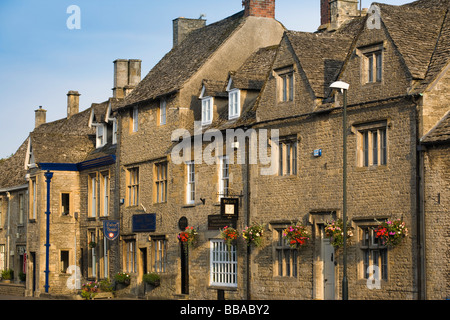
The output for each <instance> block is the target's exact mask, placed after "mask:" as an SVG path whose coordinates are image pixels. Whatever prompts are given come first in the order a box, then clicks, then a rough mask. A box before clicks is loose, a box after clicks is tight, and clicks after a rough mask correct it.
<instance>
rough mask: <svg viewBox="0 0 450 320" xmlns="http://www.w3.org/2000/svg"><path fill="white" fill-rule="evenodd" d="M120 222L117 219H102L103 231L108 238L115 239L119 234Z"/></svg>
mask: <svg viewBox="0 0 450 320" xmlns="http://www.w3.org/2000/svg"><path fill="white" fill-rule="evenodd" d="M119 231H120V223H119V221H117V220H104V221H103V233H104V235H105V238H106V239H108V240H111V241H112V240H116V239H117V237H118V236H119Z"/></svg>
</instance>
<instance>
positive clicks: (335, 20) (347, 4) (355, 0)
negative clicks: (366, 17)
mask: <svg viewBox="0 0 450 320" xmlns="http://www.w3.org/2000/svg"><path fill="white" fill-rule="evenodd" d="M359 1H360V0H320V24H321V26H320V27H319V30H324V29H327V30H329V31H334V30H337V29H339V28H340V27H341V26H342V25H343V24H344V23H345V22H347V21H349V20H351V19H353V18H356V17H359V16H360V15H361V12H360V10H359V9H358V4H359Z"/></svg>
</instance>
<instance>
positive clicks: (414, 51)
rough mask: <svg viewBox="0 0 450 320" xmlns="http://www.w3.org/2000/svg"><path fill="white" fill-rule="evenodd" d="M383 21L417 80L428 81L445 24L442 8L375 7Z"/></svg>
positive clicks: (378, 4) (420, 6) (381, 5)
mask: <svg viewBox="0 0 450 320" xmlns="http://www.w3.org/2000/svg"><path fill="white" fill-rule="evenodd" d="M374 4H375V5H377V6H378V7H379V8H380V9H381V19H382V21H383V23H384V25H385V26H386V29H387V31H388V33H389V35H390V37H391V38H392V40H393V42H394V44H395V46H396V47H397V49H398V51H399V52H400V54H401V55H402V57H403V59H404V61H405V64H406V66H407V68H408V70H409V72H410V73H411V75H412V77H413V78H414V79H424V78H425V76H426V74H427V70H428V67H429V65H430V61H431V59H432V56H433V53H434V50H435V47H436V44H437V42H438V39H439V34H440V31H441V28H442V25H443V22H444V17H445V10H443V9H442V7H432V8H431V6H424V4H425V2H424V1H422V2H420V3H416V4H415V5H409V6H392V5H386V4H380V3H374Z"/></svg>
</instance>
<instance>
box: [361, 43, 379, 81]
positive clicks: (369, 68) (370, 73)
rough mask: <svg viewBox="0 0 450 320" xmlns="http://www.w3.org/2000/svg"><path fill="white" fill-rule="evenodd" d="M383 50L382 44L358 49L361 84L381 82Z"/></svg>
mask: <svg viewBox="0 0 450 320" xmlns="http://www.w3.org/2000/svg"><path fill="white" fill-rule="evenodd" d="M383 50H384V45H383V43H381V44H376V45H371V46H367V47H364V48H359V49H358V51H357V52H358V53H359V56H360V57H361V63H362V65H361V69H362V77H361V79H362V83H377V82H378V83H379V82H381V81H382V80H383Z"/></svg>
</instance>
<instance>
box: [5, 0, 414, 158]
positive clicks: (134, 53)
mask: <svg viewBox="0 0 450 320" xmlns="http://www.w3.org/2000/svg"><path fill="white" fill-rule="evenodd" d="M377 2H382V3H387V4H393V5H400V4H404V3H408V2H412V0H411V1H409V0H385V1H382V0H378V1H377ZM241 3H242V0H165V1H162V0H41V1H36V0H0V61H1V64H0V158H4V157H7V156H9V155H11V154H12V153H14V152H15V151H16V150H17V149H18V147H19V146H20V145H21V144H22V143H23V141H25V139H26V138H27V136H28V134H29V132H31V131H32V130H33V129H34V110H36V109H37V108H38V107H39V106H42V107H43V108H44V109H46V110H47V122H50V121H55V120H58V119H61V118H64V117H66V115H67V109H66V106H67V96H66V94H67V92H68V91H69V90H76V91H79V93H80V94H81V96H80V111H82V110H85V109H87V108H88V107H90V105H91V103H93V102H103V101H105V100H107V99H108V98H109V97H110V96H111V95H112V91H111V89H112V87H113V61H114V60H116V59H141V60H142V78H143V77H144V76H145V75H146V74H147V73H148V72H149V71H150V70H151V68H152V67H153V66H154V65H155V64H156V63H157V62H158V61H159V60H160V59H161V58H162V57H163V56H164V54H165V53H167V52H168V51H169V50H170V49H171V47H172V20H173V19H175V18H177V17H186V18H199V17H200V15H201V14H204V15H206V17H205V18H206V20H207V24H210V23H213V22H216V21H219V20H221V19H223V18H226V17H228V16H230V15H232V14H234V13H236V12H239V11H241V10H242V5H241ZM371 3H372V1H368V0H362V7H363V8H367V7H369V6H370V4H371ZM71 5H76V6H78V7H79V8H80V29H69V28H68V27H67V20H68V19H69V18H70V17H71V15H72V12H70V13H67V8H68V7H69V6H71ZM276 19H277V20H278V21H280V22H281V23H283V25H284V26H285V27H286V28H287V29H290V30H297V31H310V32H314V31H316V30H317V27H318V26H319V24H320V1H319V0H277V1H276Z"/></svg>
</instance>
